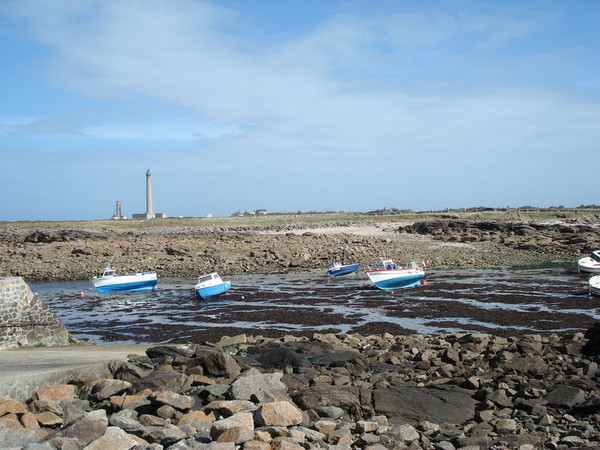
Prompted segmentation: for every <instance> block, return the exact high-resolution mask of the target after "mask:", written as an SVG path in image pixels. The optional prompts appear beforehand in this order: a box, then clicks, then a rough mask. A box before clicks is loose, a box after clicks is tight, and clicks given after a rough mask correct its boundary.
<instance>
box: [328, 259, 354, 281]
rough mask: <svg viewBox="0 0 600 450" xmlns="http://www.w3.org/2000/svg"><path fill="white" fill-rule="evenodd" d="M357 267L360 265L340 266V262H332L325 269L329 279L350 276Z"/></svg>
mask: <svg viewBox="0 0 600 450" xmlns="http://www.w3.org/2000/svg"><path fill="white" fill-rule="evenodd" d="M359 267H360V264H342V263H341V262H340V261H334V262H332V263H331V264H329V266H328V267H327V275H329V276H330V277H343V276H346V275H352V274H353V273H355V272H356V271H357V270H358V269H359Z"/></svg>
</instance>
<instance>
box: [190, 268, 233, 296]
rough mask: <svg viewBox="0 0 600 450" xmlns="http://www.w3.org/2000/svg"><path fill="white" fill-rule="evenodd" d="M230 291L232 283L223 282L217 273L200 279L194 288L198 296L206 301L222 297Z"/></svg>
mask: <svg viewBox="0 0 600 450" xmlns="http://www.w3.org/2000/svg"><path fill="white" fill-rule="evenodd" d="M229 289H231V281H223V280H222V279H221V277H220V276H219V274H218V273H216V272H213V273H209V274H208V275H202V276H200V277H198V282H197V284H196V286H195V287H194V290H195V291H196V295H197V296H198V297H200V298H202V299H204V300H207V299H209V298H212V297H216V296H217V295H221V294H223V293H224V292H227V291H228V290H229Z"/></svg>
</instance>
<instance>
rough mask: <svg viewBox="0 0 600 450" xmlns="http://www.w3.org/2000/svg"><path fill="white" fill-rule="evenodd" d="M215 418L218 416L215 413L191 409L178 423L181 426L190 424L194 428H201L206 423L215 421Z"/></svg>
mask: <svg viewBox="0 0 600 450" xmlns="http://www.w3.org/2000/svg"><path fill="white" fill-rule="evenodd" d="M215 420H216V416H215V415H214V414H213V413H209V414H207V413H205V412H204V411H190V412H187V413H185V414H184V415H183V416H181V419H179V423H178V424H177V425H178V426H179V427H182V426H184V425H189V426H191V427H193V428H200V427H202V426H203V425H204V424H205V423H209V422H214V421H215Z"/></svg>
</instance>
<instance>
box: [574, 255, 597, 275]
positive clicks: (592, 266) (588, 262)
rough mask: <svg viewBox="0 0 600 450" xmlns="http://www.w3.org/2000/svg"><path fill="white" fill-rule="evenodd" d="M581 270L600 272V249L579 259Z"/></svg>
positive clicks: (578, 264) (578, 263)
mask: <svg viewBox="0 0 600 450" xmlns="http://www.w3.org/2000/svg"><path fill="white" fill-rule="evenodd" d="M577 266H578V267H579V272H589V273H600V250H596V251H593V252H592V254H591V255H590V256H586V257H585V258H581V259H580V260H579V261H577Z"/></svg>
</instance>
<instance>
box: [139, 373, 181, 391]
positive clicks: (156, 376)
mask: <svg viewBox="0 0 600 450" xmlns="http://www.w3.org/2000/svg"><path fill="white" fill-rule="evenodd" d="M191 384H192V382H191V381H190V379H189V378H188V377H187V375H184V374H181V373H178V372H175V371H174V370H161V371H155V372H152V373H150V374H148V375H146V376H145V377H144V378H142V379H141V380H138V381H135V382H133V383H132V386H131V389H132V391H133V392H134V393H138V392H141V391H143V390H144V389H150V390H152V391H172V392H175V393H181V392H184V391H185V390H187V389H188V388H189V387H190V386H191Z"/></svg>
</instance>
